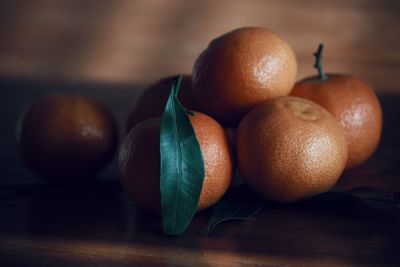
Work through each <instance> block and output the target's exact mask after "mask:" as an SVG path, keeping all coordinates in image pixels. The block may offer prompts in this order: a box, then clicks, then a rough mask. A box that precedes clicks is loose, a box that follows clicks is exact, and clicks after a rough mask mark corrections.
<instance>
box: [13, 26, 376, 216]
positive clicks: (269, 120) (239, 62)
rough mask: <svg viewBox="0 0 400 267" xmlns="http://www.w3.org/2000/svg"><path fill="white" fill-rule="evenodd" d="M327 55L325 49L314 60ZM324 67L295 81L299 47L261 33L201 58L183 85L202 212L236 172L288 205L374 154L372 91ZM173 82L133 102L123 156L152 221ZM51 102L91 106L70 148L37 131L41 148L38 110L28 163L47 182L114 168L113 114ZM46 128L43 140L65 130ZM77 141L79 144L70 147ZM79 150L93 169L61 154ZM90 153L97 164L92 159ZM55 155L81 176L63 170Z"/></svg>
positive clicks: (68, 138) (126, 181) (24, 131)
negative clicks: (197, 155) (200, 165)
mask: <svg viewBox="0 0 400 267" xmlns="http://www.w3.org/2000/svg"><path fill="white" fill-rule="evenodd" d="M321 52H322V48H321V49H320V50H319V52H318V54H317V58H318V57H319V58H320V56H321ZM317 63H319V62H317ZM317 65H318V67H319V69H318V70H319V72H320V73H319V75H317V76H314V77H310V78H306V79H304V80H302V81H299V82H297V83H296V81H295V80H296V75H297V68H298V65H297V61H296V56H295V53H294V51H293V50H292V48H291V47H290V46H289V44H288V43H287V42H286V41H285V40H283V39H282V37H281V36H280V35H278V34H277V33H275V32H273V31H271V30H268V29H264V28H257V27H245V28H239V29H236V30H234V31H231V32H228V33H226V34H224V35H222V36H220V37H218V38H216V39H214V40H212V41H211V42H210V44H209V46H208V47H207V48H206V49H205V50H204V51H203V52H202V53H201V54H200V56H199V57H198V58H197V60H196V62H195V64H194V67H193V71H192V74H191V75H185V76H184V77H183V81H182V85H181V89H180V93H179V96H178V97H179V100H180V102H181V103H182V104H183V106H184V107H185V108H186V109H189V110H192V111H193V115H188V116H189V119H190V122H191V124H192V126H193V129H194V131H195V134H196V138H197V140H198V142H199V144H200V148H201V152H202V155H203V159H204V167H205V178H204V183H203V188H202V192H201V195H200V200H199V203H198V210H201V209H204V208H207V207H209V206H211V205H213V204H215V203H216V202H217V201H218V200H219V199H220V198H221V197H222V195H224V193H225V192H226V191H227V190H228V188H229V187H230V186H231V184H232V177H233V175H234V173H235V171H236V170H238V172H239V173H240V176H241V177H242V178H243V181H244V182H245V183H246V184H247V185H248V186H250V187H251V188H252V189H253V190H255V191H256V192H258V193H260V194H262V195H263V196H265V197H266V198H267V199H270V200H273V201H278V202H283V203H289V202H294V201H298V200H300V199H303V198H306V197H310V196H313V195H316V194H319V193H322V192H325V191H329V190H330V189H331V188H332V187H333V186H334V185H335V183H336V182H337V181H338V179H339V178H340V176H341V174H342V173H343V171H344V170H345V169H349V168H353V167H354V166H357V165H359V164H361V163H363V162H365V161H366V160H367V159H368V158H369V157H370V156H371V155H372V153H373V152H374V151H375V149H376V147H377V145H378V143H379V140H380V136H381V129H382V112H381V107H380V104H379V101H378V99H377V97H376V95H375V93H374V92H373V91H372V90H371V88H369V87H368V86H367V85H366V84H365V83H363V82H362V81H360V80H359V79H357V78H355V77H353V76H350V75H344V74H329V73H328V74H325V73H324V72H323V69H322V67H321V66H319V64H317ZM173 79H174V77H166V78H164V79H161V80H160V81H158V82H156V83H155V84H153V85H151V86H150V87H149V88H147V89H146V90H144V91H143V93H142V94H141V95H140V96H139V97H138V98H136V99H135V101H134V103H133V105H132V108H131V111H130V113H129V116H128V120H127V124H126V128H127V134H126V136H125V138H124V139H123V141H122V144H121V146H120V150H119V157H118V164H119V173H120V178H121V183H122V185H123V187H124V189H125V191H126V192H127V193H128V194H129V195H130V196H131V197H132V198H133V199H134V200H135V201H136V202H137V203H138V204H139V205H140V206H141V207H143V208H145V209H147V210H149V211H151V212H153V213H155V214H160V212H161V196H160V117H161V116H162V114H163V111H164V109H165V105H166V102H167V99H168V96H169V94H170V90H171V85H172V82H173ZM53 98H54V99H53V100H56V101H59V105H58V106H61V107H67V104H68V103H67V102H68V101H69V102H71V103H72V106H77V105H83V106H85V107H86V106H91V107H92V108H88V109H87V110H86V111H85V113H84V114H83V113H82V114H78V113H77V114H76V116H78V117H79V116H80V118H79V119H77V120H75V121H74V122H69V124H67V123H66V122H64V126H63V127H64V128H66V133H65V134H64V135H63V136H64V137H65V138H64V140H60V139H52V136H51V133H50V132H51V131H47V132H46V133H45V134H42V133H39V135H41V136H42V137H41V139H40V142H39V141H38V138H37V135H32V134H29V133H31V132H32V130H30V127H35V126H36V127H37V123H38V119H37V118H38V116H39V115H40V112H42V111H41V108H40V103H39V104H36V106H35V105H34V106H33V107H31V108H30V109H29V110H28V111H27V112H26V113H25V115H24V117H23V119H22V120H21V124H20V127H19V128H20V131H19V139H20V142H19V143H20V151H21V153H20V154H21V155H22V158H23V160H24V162H25V163H26V165H27V166H28V167H29V168H30V169H32V170H33V171H34V172H36V173H38V174H40V175H44V176H52V175H53V176H54V175H55V174H56V173H60V171H61V172H64V173H66V175H75V176H79V175H81V176H82V175H87V174H92V173H95V172H97V171H98V170H100V169H101V168H102V167H104V164H106V163H107V162H108V161H109V159H110V154H112V153H113V150H114V148H115V144H116V126H115V122H114V120H113V118H112V116H111V115H110V114H109V113H110V112H109V111H108V110H107V109H106V108H105V107H103V106H101V105H100V104H98V103H95V102H94V101H92V100H85V101H80V102H79V101H78V100H76V99H75V100H73V99H70V100H68V101H65V99H64V100H63V99H62V98H60V97H59V96H58V97H54V96H53ZM43 101H51V99H50V100H49V99H47V100H46V99H45V100H42V102H43ZM53 102H54V101H53ZM71 103H69V104H70V105H71ZM52 112H59V113H60V114H61V115H65V114H67V112H70V111H67V108H64V110H63V108H54V111H52ZM91 114H93V115H91ZM85 119H86V120H87V122H85ZM40 123H41V124H42V127H41V129H42V131H43V132H44V131H46V129H47V128H49V127H50V126H51V127H53V126H54V125H56V124H57V123H58V124H60V123H61V122H60V121H51V120H49V121H48V122H40ZM84 123H89V126H87V127H86V128H85V129H86V132H85V131H83V130H82V129H83V128H80V129H81V130H80V131H78V132H74V131H73V129H71V125H77V126H76V127H75V128H79V127H80V125H81V124H84ZM68 125H69V126H68ZM78 126H79V127H78ZM46 127H47V128H46ZM73 135H78V136H79V140H75V139H74V140H72V139H73V138H72V136H73ZM58 136H60V135H58ZM88 140H92V141H88ZM93 140H95V141H93ZM49 142H52V145H53V146H58V148H57V149H58V152H57V153H58V154H57V153H56V152H54V151H51V149H47V148H48V147H50V145H49V144H48V143H49ZM53 143H54V144H53ZM46 144H47V145H46ZM72 146H73V147H74V149H75V150H78V151H81V152H82V154H83V155H84V156H85V157H86V158H87V157H90V156H92V158H93V160H91V161H89V162H90V163H91V166H92V167H91V169H90V170H82V168H81V167H79V166H80V165H79V164H80V162H81V161H82V159H81V158H79V157H76V156H73V155H69V154H68V153H66V152H62V151H61V152H60V149H64V151H70V150H71V149H70V148H71V147H72ZM93 148H96V149H97V150H96V151H95V150H93ZM46 149H47V150H46ZM32 151H41V154H40V153H39V156H38V154H37V153H36V154H32V153H31V152H32ZM93 151H95V153H94V152H93ZM92 152H93V153H94V154H96V155H97V157H96V156H95V155H94V154H93V155H86V154H90V153H92ZM85 153H86V154H85ZM57 156H60V157H64V158H65V159H67V160H69V161H70V162H71V163H70V164H69V166H71V165H75V166H77V167H76V169H71V170H70V171H69V172H68V170H67V169H63V167H62V166H59V163H58V161H57V160H56V158H57ZM82 157H83V156H82ZM45 160H47V161H48V162H51V161H52V160H53V161H54V162H53V163H51V164H50V167H49V166H48V164H47V163H46V164H45V165H43V164H42V161H45Z"/></svg>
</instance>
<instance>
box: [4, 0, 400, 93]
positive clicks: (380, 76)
mask: <svg viewBox="0 0 400 267" xmlns="http://www.w3.org/2000/svg"><path fill="white" fill-rule="evenodd" d="M399 11H400V1H397V0H386V1H380V0H330V1H319V0H302V1H289V0H269V1H256V0H250V1H240V0H236V1H222V0H217V1H215V0H207V1H186V0H170V1H165V0H150V1H144V0H143V1H134V0H85V1H82V0H35V1H33V0H32V1H28V0H27V1H23V0H12V1H4V0H3V1H0V77H17V78H29V79H38V80H58V81H59V80H62V81H85V82H96V83H119V84H120V83H132V82H133V83H135V84H147V83H149V82H151V81H153V80H155V79H158V78H159V77H160V76H165V75H168V74H172V73H182V72H184V73H189V72H190V71H191V68H192V64H193V62H194V60H195V59H196V57H197V56H198V54H199V53H200V52H201V51H202V50H203V49H204V48H205V47H206V46H207V44H208V42H209V41H210V40H211V39H213V38H214V37H216V36H219V35H221V34H222V33H224V32H226V31H230V30H232V29H234V28H237V27H241V26H246V25H254V26H263V27H268V28H270V29H273V30H275V31H276V32H278V33H280V34H281V35H282V36H283V37H284V38H285V39H286V40H287V41H288V42H289V43H290V44H291V45H292V47H293V48H294V50H295V52H296V53H297V57H298V61H299V73H298V78H302V77H304V76H307V75H310V74H313V73H314V72H315V71H314V70H313V68H312V64H313V60H314V59H313V56H312V52H313V51H314V50H316V48H317V45H318V43H319V42H324V43H325V44H326V50H325V52H326V54H325V60H324V61H325V66H326V69H327V70H328V71H332V72H347V73H352V74H354V75H357V76H359V77H360V78H362V79H363V80H365V81H366V82H368V83H369V84H370V85H371V86H373V87H374V88H376V89H377V90H379V91H386V92H387V91H394V90H398V89H399V88H400V86H399V79H398V77H397V76H398V74H399V73H400V49H399V45H400V35H399V32H398V29H399V28H400V18H399V15H400V12H399Z"/></svg>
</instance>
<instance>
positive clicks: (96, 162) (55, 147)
mask: <svg viewBox="0 0 400 267" xmlns="http://www.w3.org/2000/svg"><path fill="white" fill-rule="evenodd" d="M117 138H118V133H117V126H116V122H115V119H114V117H113V115H112V113H111V111H110V110H109V109H108V108H107V107H106V106H105V105H104V104H102V103H100V102H98V101H96V100H95V99H92V98H89V97H84V96H67V95H61V94H52V95H47V96H44V97H42V98H40V99H39V100H37V101H36V102H34V103H33V104H32V105H31V106H29V107H28V108H27V109H26V110H25V111H24V112H23V113H22V116H21V118H20V120H19V122H18V125H17V139H18V150H19V156H20V158H21V160H22V162H23V164H24V165H25V166H26V167H27V168H28V169H29V170H30V171H32V172H33V173H34V174H36V175H38V176H40V177H43V178H47V179H49V180H54V181H55V180H58V179H76V178H82V177H90V176H93V175H95V174H96V173H98V172H99V171H100V170H101V169H103V168H104V167H105V166H106V165H107V164H108V163H109V162H110V161H111V159H112V157H113V155H114V152H115V149H116V145H117Z"/></svg>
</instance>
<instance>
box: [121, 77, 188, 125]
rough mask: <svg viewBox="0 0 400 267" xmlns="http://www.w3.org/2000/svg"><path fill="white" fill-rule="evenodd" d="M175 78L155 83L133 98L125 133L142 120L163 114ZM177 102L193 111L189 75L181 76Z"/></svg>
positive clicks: (167, 78)
mask: <svg viewBox="0 0 400 267" xmlns="http://www.w3.org/2000/svg"><path fill="white" fill-rule="evenodd" d="M175 77H176V76H169V77H166V78H163V79H161V80H159V81H157V82H156V83H154V84H152V85H150V86H149V87H148V88H146V89H145V90H144V91H143V92H142V93H141V94H140V95H139V96H138V97H137V98H135V100H134V101H133V103H132V107H131V110H130V112H129V115H128V120H127V123H126V129H127V131H129V130H130V129H132V128H133V127H134V126H135V125H137V124H138V123H140V122H142V121H144V120H147V119H151V118H157V117H160V116H161V115H162V114H163V112H164V109H165V105H166V103H167V100H168V96H169V94H170V92H171V86H172V83H173V81H174V78H175ZM179 100H180V101H181V103H182V105H183V106H184V107H185V108H187V109H190V110H191V109H194V107H195V104H194V99H193V97H192V81H191V76H190V75H185V76H183V79H182V83H181V88H180V90H179Z"/></svg>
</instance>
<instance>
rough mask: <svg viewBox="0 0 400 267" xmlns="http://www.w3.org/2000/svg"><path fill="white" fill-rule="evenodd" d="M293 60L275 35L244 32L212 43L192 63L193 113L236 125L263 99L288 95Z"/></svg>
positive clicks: (254, 30) (294, 65) (294, 66)
mask: <svg viewBox="0 0 400 267" xmlns="http://www.w3.org/2000/svg"><path fill="white" fill-rule="evenodd" d="M296 72H297V61H296V57H295V54H294V52H293V50H292V48H291V47H290V46H289V45H288V43H287V42H286V41H284V40H283V39H282V38H281V37H280V36H279V35H278V34H277V33H275V32H273V31H271V30H268V29H264V28H257V27H245V28H240V29H236V30H234V31H231V32H228V33H226V34H224V35H222V36H220V37H218V38H216V39H214V40H213V41H212V42H211V43H210V44H209V46H208V47H207V49H206V50H204V51H203V52H202V53H201V55H200V56H199V57H198V58H197V60H196V62H195V64H194V67H193V73H192V81H193V95H194V97H195V99H196V102H197V104H198V106H197V108H198V110H199V111H201V112H204V113H206V114H208V115H210V116H212V117H213V118H215V119H217V120H218V121H219V122H221V123H222V124H224V125H228V126H236V125H237V124H238V123H239V121H240V120H241V118H242V117H243V116H244V115H246V113H247V112H248V111H250V110H251V109H252V108H254V107H255V106H256V105H257V104H259V103H261V102H263V101H264V100H267V99H270V98H274V97H278V96H284V95H288V94H289V93H290V90H291V89H292V87H293V84H294V82H295V78H296Z"/></svg>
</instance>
